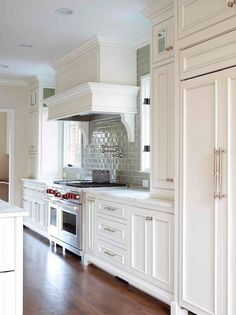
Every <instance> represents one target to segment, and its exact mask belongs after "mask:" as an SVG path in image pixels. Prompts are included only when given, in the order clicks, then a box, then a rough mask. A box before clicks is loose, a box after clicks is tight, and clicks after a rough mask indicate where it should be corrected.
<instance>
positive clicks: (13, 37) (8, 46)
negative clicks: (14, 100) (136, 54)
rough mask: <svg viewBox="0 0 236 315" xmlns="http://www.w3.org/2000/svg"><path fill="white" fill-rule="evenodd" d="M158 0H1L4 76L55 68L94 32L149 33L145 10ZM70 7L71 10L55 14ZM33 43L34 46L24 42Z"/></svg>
mask: <svg viewBox="0 0 236 315" xmlns="http://www.w3.org/2000/svg"><path fill="white" fill-rule="evenodd" d="M156 1H157V0H1V1H0V39H1V44H0V65H8V66H9V68H7V69H3V68H0V77H1V78H4V79H18V80H20V79H26V78H28V77H30V76H33V75H36V74H51V73H53V70H52V68H51V67H50V64H51V63H52V62H54V61H56V60H57V59H59V58H60V57H63V56H64V55H65V54H67V53H68V52H70V51H72V50H74V49H75V48H77V47H78V46H79V45H80V44H82V43H83V42H85V41H87V40H88V39H90V38H91V37H93V36H94V35H98V36H101V37H104V38H112V39H116V40H122V41H136V40H138V39H140V38H142V37H144V36H146V35H147V34H148V33H149V27H150V25H149V22H148V21H147V20H146V19H145V18H144V17H143V16H142V15H141V14H140V11H141V10H142V9H143V8H145V7H147V6H149V5H152V4H154V3H155V2H156ZM58 8H71V9H73V11H74V14H73V15H71V16H63V15H56V14H55V10H56V9H58ZM20 44H31V45H33V47H32V48H25V47H20V46H19V45H20Z"/></svg>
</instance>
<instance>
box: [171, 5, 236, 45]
mask: <svg viewBox="0 0 236 315" xmlns="http://www.w3.org/2000/svg"><path fill="white" fill-rule="evenodd" d="M176 2H177V12H178V13H177V14H178V39H179V40H180V47H184V46H185V47H187V46H190V45H196V43H198V42H200V41H203V40H206V39H210V38H212V36H217V35H220V34H223V33H225V32H226V31H229V30H232V29H234V28H235V21H236V16H235V15H236V2H235V1H234V0H232V1H231V0H208V1H205V0H195V1H192V0H179V1H176Z"/></svg>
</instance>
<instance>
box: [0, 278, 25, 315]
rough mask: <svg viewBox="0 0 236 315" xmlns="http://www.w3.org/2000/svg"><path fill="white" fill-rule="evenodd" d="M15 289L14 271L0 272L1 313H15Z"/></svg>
mask: <svg viewBox="0 0 236 315" xmlns="http://www.w3.org/2000/svg"><path fill="white" fill-rule="evenodd" d="M15 290H16V288H15V272H6V273H0V312H1V314H2V315H15V314H16V297H15ZM17 314H18V312H17ZM19 314H20V310H19Z"/></svg>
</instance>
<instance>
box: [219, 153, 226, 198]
mask: <svg viewBox="0 0 236 315" xmlns="http://www.w3.org/2000/svg"><path fill="white" fill-rule="evenodd" d="M225 153H226V151H225V150H223V149H221V148H219V189H220V192H219V198H220V199H222V198H226V197H227V196H226V194H224V193H223V154H225Z"/></svg>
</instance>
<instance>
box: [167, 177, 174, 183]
mask: <svg viewBox="0 0 236 315" xmlns="http://www.w3.org/2000/svg"><path fill="white" fill-rule="evenodd" d="M166 182H167V183H173V182H174V179H173V178H166Z"/></svg>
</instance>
